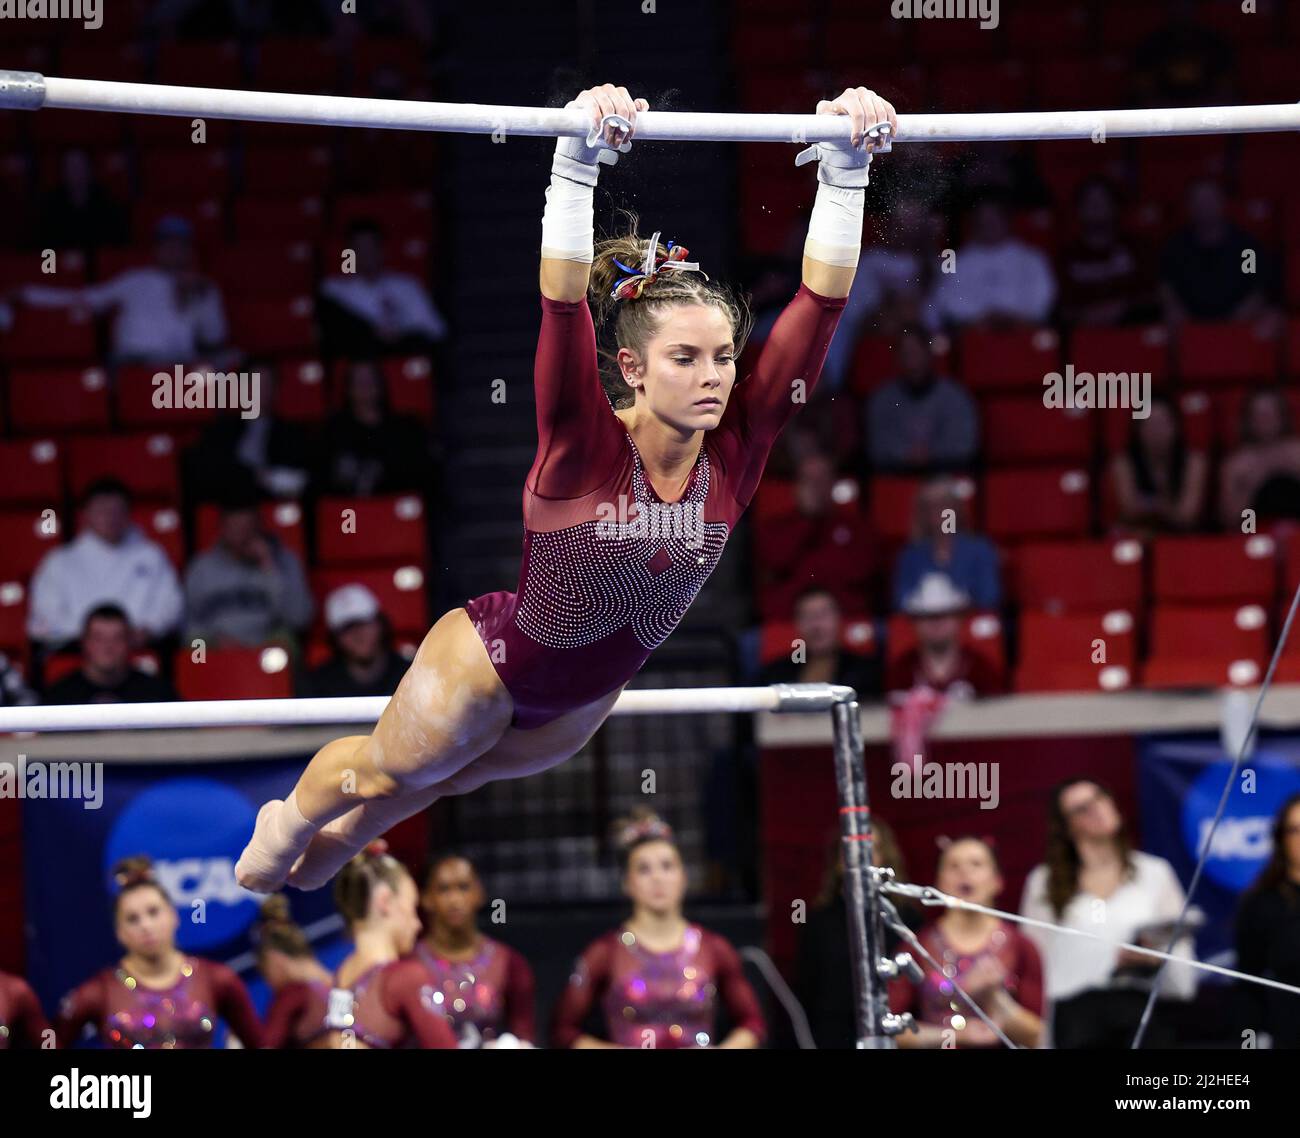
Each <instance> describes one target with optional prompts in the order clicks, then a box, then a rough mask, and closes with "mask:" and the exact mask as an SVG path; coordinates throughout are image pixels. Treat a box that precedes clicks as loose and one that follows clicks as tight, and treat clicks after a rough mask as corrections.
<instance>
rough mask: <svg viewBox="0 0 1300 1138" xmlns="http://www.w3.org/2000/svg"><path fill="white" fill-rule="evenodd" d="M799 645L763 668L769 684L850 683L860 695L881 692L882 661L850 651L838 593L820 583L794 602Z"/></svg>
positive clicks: (810, 586) (812, 586) (796, 642)
mask: <svg viewBox="0 0 1300 1138" xmlns="http://www.w3.org/2000/svg"><path fill="white" fill-rule="evenodd" d="M794 625H795V637H796V641H795V644H794V645H792V650H791V653H790V655H789V657H787V658H783V659H780V660H777V661H775V662H773V663H771V664H768V665H767V667H765V668H764V669H763V675H762V682H763V683H765V684H796V683H799V684H810V683H827V684H847V685H848V686H849V687H852V688H855V689H856V690H857V693H858V695H859V696H862V697H867V696H874V695H879V694H880V662H879V661H878V660H877V659H876V657H875V656H866V655H863V654H861V653H858V652H850V651H848V650H847V649H846V648H845V647H844V644H843V635H842V634H843V624H842V621H841V618H840V606H839V602H838V601H836V599H835V594H834V593H832V592H830V590H828V589H824V588H822V587H821V586H820V585H809V586H807V587H806V588H805V589H803V590H802V591H801V592H800V593H799V596H798V598H797V599H796V601H795V604H794Z"/></svg>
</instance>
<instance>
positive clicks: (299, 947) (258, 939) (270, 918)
mask: <svg viewBox="0 0 1300 1138" xmlns="http://www.w3.org/2000/svg"><path fill="white" fill-rule="evenodd" d="M253 943H254V944H255V945H256V946H257V955H258V958H259V959H260V958H261V957H263V956H265V955H266V954H267V953H268V952H282V953H284V955H285V956H292V957H294V958H296V959H301V958H303V957H314V956H315V955H316V954H315V953H314V952H313V951H312V947H311V941H309V940H308V939H307V934H306V933H305V932H303V931H302V927H301V926H300V925H298V924H297V922H295V921H294V919H293V916H292V915H291V913H290V911H289V898H288V897H286V896H285V895H284V894H283V893H274V894H272V895H271V896H270V897H268V898H267V899H266V900H265V901H263V902H262V907H261V910H260V911H259V915H258V921H257V924H256V925H255V926H254V927H253Z"/></svg>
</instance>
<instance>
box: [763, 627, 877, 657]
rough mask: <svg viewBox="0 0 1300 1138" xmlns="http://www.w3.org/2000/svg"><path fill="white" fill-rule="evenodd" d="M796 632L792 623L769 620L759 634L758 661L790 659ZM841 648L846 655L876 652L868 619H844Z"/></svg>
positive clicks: (863, 654)
mask: <svg viewBox="0 0 1300 1138" xmlns="http://www.w3.org/2000/svg"><path fill="white" fill-rule="evenodd" d="M798 636H799V631H798V628H797V627H796V625H795V622H794V621H792V620H771V621H768V622H766V623H765V624H764V625H763V627H762V629H761V631H760V633H759V644H758V658H759V662H760V663H763V664H772V663H775V662H776V661H777V660H782V659H786V660H788V659H789V658H790V654H791V652H792V651H793V650H794V647H793V646H794V642H795V640H797V639H798ZM840 646H841V647H842V648H843V649H844V650H845V651H847V652H856V653H857V654H858V655H860V656H870V655H872V654H873V653H874V652H876V651H877V650H878V645H877V643H876V629H875V625H874V624H873V623H872V622H871V621H870V620H846V621H844V623H843V624H842V625H841V627H840Z"/></svg>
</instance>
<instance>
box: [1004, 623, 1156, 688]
mask: <svg viewBox="0 0 1300 1138" xmlns="http://www.w3.org/2000/svg"><path fill="white" fill-rule="evenodd" d="M1136 656H1137V652H1136V623H1135V621H1134V618H1133V613H1132V612H1131V611H1130V610H1127V609H1112V610H1111V611H1109V612H1097V613H1068V614H1067V613H1061V614H1049V613H1044V612H1026V613H1023V614H1022V615H1021V620H1020V662H1019V664H1018V666H1017V668H1016V677H1015V689H1016V690H1017V691H1070V690H1078V691H1096V690H1102V691H1118V690H1122V689H1123V688H1125V687H1127V686H1129V684H1130V682H1131V681H1132V677H1133V666H1134V662H1135V659H1136Z"/></svg>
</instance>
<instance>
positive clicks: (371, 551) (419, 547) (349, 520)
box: [316, 494, 426, 566]
mask: <svg viewBox="0 0 1300 1138" xmlns="http://www.w3.org/2000/svg"><path fill="white" fill-rule="evenodd" d="M316 552H317V557H318V560H319V562H320V564H321V565H322V566H335V565H391V564H394V563H400V564H410V565H423V564H424V562H425V557H426V554H425V523H424V503H423V502H422V501H421V500H420V498H419V496H418V495H416V494H391V495H385V496H383V497H378V498H322V499H321V500H320V501H319V502H318V503H317V505H316Z"/></svg>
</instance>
